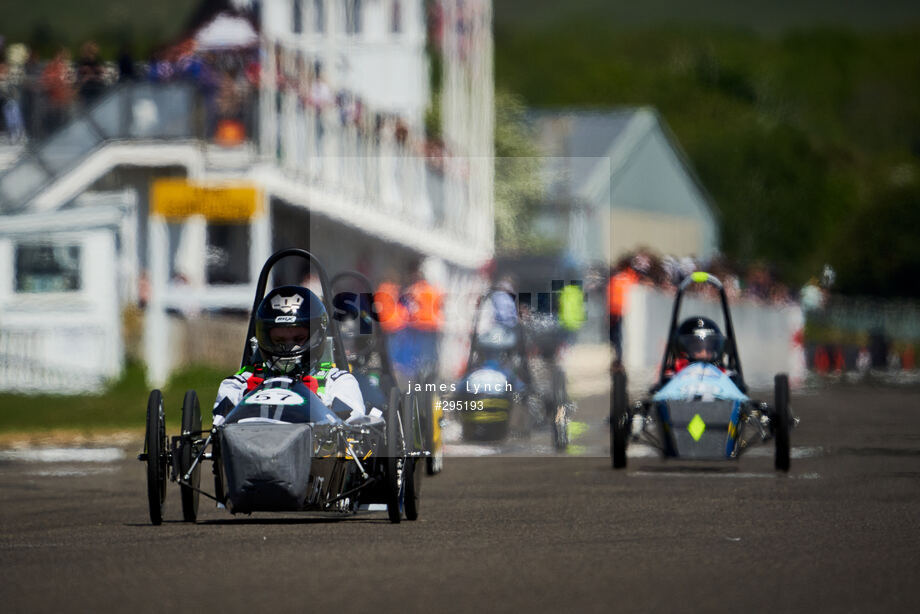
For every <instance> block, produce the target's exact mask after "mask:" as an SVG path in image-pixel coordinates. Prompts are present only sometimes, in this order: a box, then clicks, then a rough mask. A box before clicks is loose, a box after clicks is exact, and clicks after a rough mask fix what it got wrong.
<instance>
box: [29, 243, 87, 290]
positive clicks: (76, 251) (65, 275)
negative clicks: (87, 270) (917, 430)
mask: <svg viewBox="0 0 920 614" xmlns="http://www.w3.org/2000/svg"><path fill="white" fill-rule="evenodd" d="M14 258H15V265H14V266H15V271H16V292H23V293H26V292H73V291H75V290H79V289H80V247H79V246H77V245H17V246H16V252H15V256H14Z"/></svg>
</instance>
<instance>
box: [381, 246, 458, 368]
mask: <svg viewBox="0 0 920 614" xmlns="http://www.w3.org/2000/svg"><path fill="white" fill-rule="evenodd" d="M409 282H410V283H409V286H408V287H406V289H405V290H404V291H403V292H402V293H401V294H400V296H399V300H398V301H396V305H395V307H394V313H395V314H396V315H395V316H394V317H392V318H391V320H392V321H393V324H392V327H391V331H390V335H389V338H390V347H391V353H390V356H391V358H392V359H393V362H394V363H395V364H396V367H397V369H399V370H400V371H402V373H403V374H404V375H405V376H406V377H407V378H408V379H409V380H412V381H416V382H421V381H423V380H425V379H426V378H428V377H430V376H433V375H434V374H436V373H437V371H438V366H437V365H438V342H439V340H440V334H441V328H442V327H443V325H444V316H443V314H442V304H443V300H444V296H443V293H442V292H441V290H440V288H438V287H437V286H436V285H434V284H432V283H431V282H430V281H428V280H427V279H425V277H424V275H423V274H422V271H421V263H417V264H415V265H414V266H413V267H412V269H411V274H410V277H409ZM384 300H385V299H384ZM382 318H383V316H381V319H382Z"/></svg>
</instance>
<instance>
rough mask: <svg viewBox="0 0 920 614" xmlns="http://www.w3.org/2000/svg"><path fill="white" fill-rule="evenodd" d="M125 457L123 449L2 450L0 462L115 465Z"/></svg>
mask: <svg viewBox="0 0 920 614" xmlns="http://www.w3.org/2000/svg"><path fill="white" fill-rule="evenodd" d="M124 457H125V451H124V450H122V449H121V448H20V449H16V450H0V460H3V461H20V462H30V463H36V462H37V463H113V462H115V461H119V460H121V459H123V458H124Z"/></svg>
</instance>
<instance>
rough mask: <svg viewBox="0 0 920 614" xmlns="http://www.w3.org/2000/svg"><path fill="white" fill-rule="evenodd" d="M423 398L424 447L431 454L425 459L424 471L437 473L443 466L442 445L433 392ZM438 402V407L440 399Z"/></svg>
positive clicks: (432, 473)
mask: <svg viewBox="0 0 920 614" xmlns="http://www.w3.org/2000/svg"><path fill="white" fill-rule="evenodd" d="M423 399H424V401H425V407H424V408H423V412H422V416H423V423H424V427H425V449H426V450H428V451H429V452H431V456H429V457H428V458H426V459H425V473H427V474H428V475H438V474H439V473H441V470H442V469H443V468H444V447H443V443H442V441H441V437H440V430H441V425H440V424H439V423H437V421H438V416H437V414H436V413H435V411H434V408H435V397H434V393H431V394H428V395H425V396H424V397H423ZM438 403H439V404H438V407H440V401H439V402H438ZM435 433H438V437H437V440H438V445H437V449H435V439H436V438H435Z"/></svg>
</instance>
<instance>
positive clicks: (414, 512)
mask: <svg viewBox="0 0 920 614" xmlns="http://www.w3.org/2000/svg"><path fill="white" fill-rule="evenodd" d="M418 460H419V459H417V458H407V459H406V464H405V468H404V470H403V482H404V484H405V488H404V491H405V494H404V496H403V507H404V509H405V512H406V520H418V510H419V503H420V495H421V493H422V475H424V473H425V471H424V470H423V469H422V467H420V466H419V462H418Z"/></svg>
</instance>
